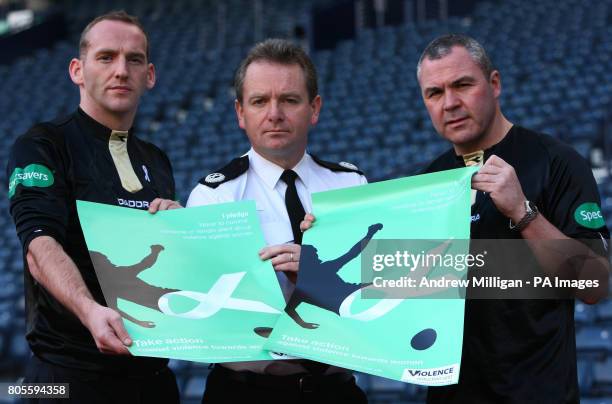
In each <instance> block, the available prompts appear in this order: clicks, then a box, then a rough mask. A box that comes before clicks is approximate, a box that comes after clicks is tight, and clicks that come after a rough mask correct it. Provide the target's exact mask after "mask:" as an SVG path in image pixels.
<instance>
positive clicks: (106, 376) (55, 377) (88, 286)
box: [7, 12, 180, 403]
mask: <svg viewBox="0 0 612 404" xmlns="http://www.w3.org/2000/svg"><path fill="white" fill-rule="evenodd" d="M79 46H80V55H79V58H75V59H72V61H71V62H70V66H69V72H70V77H71V79H72V81H73V82H74V83H75V84H76V85H77V86H78V88H79V91H80V105H79V108H78V109H77V111H76V112H74V113H73V114H71V115H70V116H68V117H66V118H61V119H57V120H55V121H53V122H48V123H42V124H38V125H35V126H34V127H33V128H31V129H30V130H29V131H28V132H27V133H26V134H24V135H22V136H20V137H19V138H18V139H17V140H16V142H15V144H14V146H13V148H12V150H11V153H10V158H9V162H8V167H7V169H8V176H9V178H10V182H9V198H10V212H11V215H12V216H13V219H14V221H15V226H16V228H17V234H18V236H19V238H20V240H21V243H22V246H23V253H24V258H25V261H26V262H25V269H26V270H25V289H26V308H27V334H26V338H27V340H28V343H29V345H30V348H31V349H32V352H33V354H34V355H33V356H32V357H31V360H30V361H29V363H28V367H27V370H26V377H25V381H26V382H30V383H43V382H54V383H69V396H70V399H71V402H75V403H109V402H112V403H148V402H165V403H172V402H178V390H177V386H176V380H175V377H174V375H173V374H172V372H171V371H170V370H169V369H168V367H167V360H165V359H157V358H144V357H139V358H136V357H131V356H129V351H128V349H127V347H128V346H130V344H131V339H130V336H129V335H128V333H127V332H126V330H125V328H124V326H123V323H122V321H121V317H120V315H119V314H118V313H117V312H116V311H114V310H112V309H110V308H108V307H106V305H105V301H104V297H103V295H102V292H101V289H100V285H99V283H98V281H97V280H96V275H95V272H94V268H93V266H92V264H91V261H90V258H89V254H88V250H87V246H86V245H85V240H84V238H83V233H82V231H81V228H80V224H79V219H78V216H77V211H76V200H77V199H81V200H86V201H92V202H101V203H106V204H111V205H118V206H129V207H137V208H142V209H148V210H149V212H151V213H155V212H156V211H158V210H163V209H171V208H176V207H179V206H180V205H178V204H177V203H176V202H174V201H173V200H172V199H173V198H174V192H175V190H174V180H173V178H172V168H171V166H170V162H169V161H168V158H167V157H166V155H165V154H164V153H163V152H162V151H161V150H160V149H158V148H157V147H155V146H154V145H152V144H150V143H147V142H144V141H142V140H140V139H138V138H137V137H136V136H135V135H134V133H133V131H132V129H131V127H132V124H133V121H134V115H135V114H136V109H137V106H138V101H139V99H140V96H141V95H142V94H143V93H144V92H145V90H147V89H151V88H152V87H153V85H154V84H155V69H154V67H153V65H152V64H151V63H149V60H148V58H149V52H148V47H149V44H148V38H147V35H146V34H145V32H144V30H143V27H142V26H141V24H140V23H139V22H138V20H137V19H136V18H135V17H132V16H130V15H128V14H126V13H125V12H112V13H109V14H106V15H102V16H100V17H97V18H96V19H94V20H93V21H92V22H91V23H90V24H89V25H87V27H86V28H85V29H84V31H83V33H82V35H81V40H80V44H79ZM108 237H116V238H117V242H118V243H124V240H122V235H119V234H109V235H108ZM45 402H46V401H45Z"/></svg>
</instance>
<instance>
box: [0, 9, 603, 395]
mask: <svg viewBox="0 0 612 404" xmlns="http://www.w3.org/2000/svg"><path fill="white" fill-rule="evenodd" d="M247 3H248V4H251V3H250V2H246V1H241V0H229V1H223V2H213V1H211V2H200V1H196V0H178V1H163V0H157V1H148V0H135V1H131V2H124V1H119V0H114V1H110V2H109V1H91V2H81V1H78V0H70V1H66V2H64V7H65V10H66V13H67V20H68V21H69V22H70V27H69V31H70V32H72V35H71V39H70V40H69V41H61V42H58V43H56V44H55V45H54V46H53V47H52V48H49V49H39V50H36V51H34V52H33V53H31V54H30V55H29V56H27V57H21V58H19V59H17V60H14V61H13V62H12V63H10V64H8V65H0V77H1V78H2V79H1V80H0V111H2V112H3V114H2V120H0V133H2V136H1V137H0V161H2V162H4V163H5V162H6V161H7V154H8V151H9V147H10V145H11V144H12V142H13V141H14V139H15V137H16V136H18V135H19V134H21V133H23V132H25V131H26V130H27V129H28V128H29V127H30V126H31V125H32V124H33V123H34V122H37V121H41V120H46V119H51V118H53V117H55V116H57V115H59V114H63V113H67V112H69V111H71V110H72V109H73V108H74V106H75V105H76V104H77V103H78V94H77V91H76V89H75V88H74V86H73V84H72V83H71V82H70V80H69V77H68V74H67V64H68V61H69V60H70V58H71V57H74V56H75V55H76V43H77V40H78V38H77V35H78V32H79V31H80V29H82V27H83V26H84V24H85V23H86V22H87V21H88V20H90V19H91V18H92V17H93V16H95V15H97V14H100V13H103V12H105V11H108V10H111V9H117V8H123V9H125V10H126V11H128V12H130V13H133V14H136V15H138V16H140V17H141V18H142V20H143V23H144V25H145V26H146V27H147V28H148V29H149V31H150V36H151V43H152V45H153V48H152V60H153V62H154V63H155V64H156V68H157V73H158V83H157V86H156V88H155V89H154V90H153V91H152V92H151V93H150V94H148V95H147V96H145V97H144V99H143V102H142V105H141V106H140V109H139V114H138V117H137V122H136V130H137V133H138V134H139V136H141V137H142V138H144V139H147V140H151V141H154V142H155V143H156V144H157V145H159V146H161V147H162V149H164V150H165V151H166V152H167V154H168V155H169V157H170V159H171V161H172V163H173V165H174V170H175V178H176V183H177V190H178V195H177V197H178V198H179V199H180V201H182V202H185V200H186V198H187V196H188V193H189V191H190V190H191V189H192V188H193V186H194V185H195V184H196V183H197V181H198V180H199V179H200V178H201V177H203V176H204V175H206V174H207V173H209V172H212V171H213V170H214V169H216V168H219V167H220V166H221V165H222V164H224V163H225V162H227V161H228V160H229V159H230V158H233V157H235V156H237V155H239V154H242V153H244V152H246V151H247V147H248V141H247V139H246V137H245V136H244V134H243V133H242V132H241V130H240V129H239V128H238V126H237V124H236V120H235V116H234V108H233V92H232V88H231V84H232V76H233V68H234V67H236V66H237V65H238V63H239V61H240V59H241V57H242V56H243V55H244V54H245V53H246V50H247V49H248V48H249V47H250V46H251V45H252V44H253V43H254V42H255V41H256V40H257V39H263V38H265V37H271V36H281V37H287V36H289V35H290V34H291V32H292V29H293V27H295V26H296V25H297V24H301V25H303V26H308V21H309V12H310V7H311V6H313V5H315V4H319V5H320V4H322V3H325V2H323V1H299V0H266V1H262V2H261V4H263V5H264V7H265V10H264V12H263V13H261V15H262V17H263V23H262V24H261V26H259V28H257V27H255V28H253V21H254V20H255V15H254V14H255V13H256V12H257V11H256V10H255V9H254V8H253V7H245V4H247ZM446 32H466V33H468V34H470V35H472V36H473V37H475V38H476V39H477V40H479V41H480V42H482V43H483V45H484V46H485V48H487V49H488V50H489V51H490V53H491V57H492V59H493V61H495V62H496V63H497V68H498V69H499V70H500V71H501V74H502V83H503V94H502V105H503V108H504V111H505V113H506V114H507V115H508V117H509V119H510V120H512V121H514V122H519V123H521V125H524V126H527V127H530V128H533V129H536V130H540V131H543V132H546V133H549V134H551V135H553V136H556V137H559V138H561V139H563V140H564V141H566V142H568V143H570V144H572V145H573V146H574V147H575V148H576V150H578V151H579V152H580V154H582V155H583V156H584V157H585V158H587V159H588V160H590V161H591V163H592V165H593V168H594V169H595V170H598V171H597V178H598V180H599V181H600V183H599V186H600V191H601V194H602V198H603V201H602V203H603V210H604V213H605V215H606V217H607V220H608V222H607V224H608V227H610V226H612V180H611V179H610V176H609V170H610V164H611V157H612V156H611V155H610V151H612V140H611V139H610V138H611V137H612V132H611V129H610V124H607V125H606V124H605V122H610V121H612V102H611V101H612V0H601V1H598V2H584V1H578V0H541V1H538V2H531V1H522V0H507V1H503V2H501V1H497V2H493V1H491V2H479V3H478V5H477V6H476V8H475V9H474V11H473V13H472V14H471V15H469V16H467V17H460V18H458V17H453V18H450V19H448V20H445V21H439V20H428V21H422V22H419V23H415V22H407V23H405V24H403V25H399V26H385V27H380V28H378V29H364V30H362V31H360V32H358V33H357V36H356V37H355V38H354V39H351V40H345V41H342V42H340V43H338V44H337V46H336V47H335V48H334V49H330V50H324V51H314V52H313V53H312V54H313V57H314V61H315V64H316V65H317V68H318V71H319V75H320V92H321V94H322V96H323V99H324V107H323V112H322V116H321V119H320V124H319V125H318V126H317V128H316V129H315V130H314V131H313V132H312V134H311V144H312V148H311V152H312V153H314V154H317V155H320V156H322V157H324V158H325V159H328V160H332V161H334V160H336V161H342V160H347V161H350V162H352V163H354V164H356V165H358V166H359V167H360V168H361V169H362V170H363V171H364V172H366V173H367V175H368V177H369V178H370V180H371V181H376V180H383V179H387V178H394V177H398V176H406V175H412V174H415V173H416V172H418V170H419V169H420V168H422V167H423V166H424V165H425V164H426V163H427V162H428V161H430V160H431V159H432V158H434V157H435V156H437V155H438V154H440V153H441V152H442V151H444V150H446V149H447V147H448V145H447V143H446V142H444V141H443V140H441V139H440V138H439V137H438V136H437V135H436V133H435V131H434V130H433V128H432V127H431V124H430V122H429V118H428V116H427V111H426V110H425V108H424V107H423V105H422V101H421V99H420V94H419V89H418V85H417V82H416V77H415V65H416V62H417V60H418V57H419V52H420V50H422V49H423V48H424V47H425V46H426V45H427V43H428V42H429V41H430V40H431V39H432V38H433V37H435V36H437V35H439V34H442V33H446ZM606 131H607V132H608V133H607V137H606ZM0 180H1V182H2V183H3V184H6V183H7V178H6V173H5V172H4V170H2V171H1V172H0ZM0 231H1V232H2V236H3V237H1V238H0V285H2V286H1V287H0V375H2V376H3V377H4V380H9V379H7V378H9V377H12V376H14V375H17V374H19V372H20V368H21V364H23V363H24V362H25V360H26V358H27V356H28V355H29V349H28V347H27V344H26V343H25V340H24V338H23V335H24V331H25V330H24V328H25V327H24V298H23V279H22V276H23V275H22V271H23V269H22V253H21V251H20V245H19V243H18V241H17V238H16V235H15V232H14V228H13V225H12V221H11V219H10V217H9V215H8V211H7V200H6V199H5V198H2V199H0ZM575 314H576V325H577V336H576V340H577V347H578V355H579V366H578V368H579V378H580V385H581V394H582V397H583V402H584V403H610V402H612V334H611V333H612V302H611V301H607V302H604V303H602V304H600V305H597V306H587V305H585V304H583V303H576V312H575ZM171 367H172V368H173V369H174V370H175V372H176V373H177V375H178V378H179V387H180V389H181V392H182V397H183V401H184V402H186V403H191V402H193V403H195V402H199V400H200V397H201V393H202V390H203V387H204V380H205V376H206V374H207V372H208V370H207V365H206V364H198V363H190V362H181V361H172V362H171ZM358 382H359V384H360V385H361V386H362V387H363V388H364V389H365V390H366V391H368V395H369V397H370V400H371V402H378V403H400V402H401V403H411V402H422V400H423V399H424V395H425V389H424V388H422V387H418V386H414V385H408V384H404V383H399V382H393V381H390V380H386V379H381V378H376V377H372V376H368V375H361V374H360V375H359V378H358Z"/></svg>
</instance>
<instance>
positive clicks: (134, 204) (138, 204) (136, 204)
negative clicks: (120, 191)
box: [117, 198, 149, 209]
mask: <svg viewBox="0 0 612 404" xmlns="http://www.w3.org/2000/svg"><path fill="white" fill-rule="evenodd" d="M117 203H119V206H127V207H128V208H138V209H148V208H149V202H147V201H134V200H131V199H123V198H117Z"/></svg>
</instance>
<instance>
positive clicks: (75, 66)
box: [68, 58, 84, 86]
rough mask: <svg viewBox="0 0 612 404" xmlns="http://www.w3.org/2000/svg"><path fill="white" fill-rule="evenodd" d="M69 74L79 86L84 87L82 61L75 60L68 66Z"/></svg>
mask: <svg viewBox="0 0 612 404" xmlns="http://www.w3.org/2000/svg"><path fill="white" fill-rule="evenodd" d="M68 73H70V79H71V80H72V82H73V83H74V84H76V85H77V86H81V85H83V82H84V80H83V61H82V60H81V59H77V58H73V59H72V60H71V61H70V64H69V65H68Z"/></svg>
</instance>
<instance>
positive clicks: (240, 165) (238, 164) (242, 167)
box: [200, 156, 249, 188]
mask: <svg viewBox="0 0 612 404" xmlns="http://www.w3.org/2000/svg"><path fill="white" fill-rule="evenodd" d="M248 169H249V156H242V157H237V158H235V159H233V160H232V161H230V162H229V163H228V164H227V165H226V166H225V167H223V168H222V169H220V170H219V171H216V172H214V173H211V174H208V175H207V176H206V177H203V178H201V179H200V184H202V185H206V186H207V187H210V188H217V187H218V186H219V185H221V184H223V183H224V182H227V181H230V180H233V179H234V178H238V177H239V176H241V175H242V174H244V173H245V172H246V171H247V170H248Z"/></svg>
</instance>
